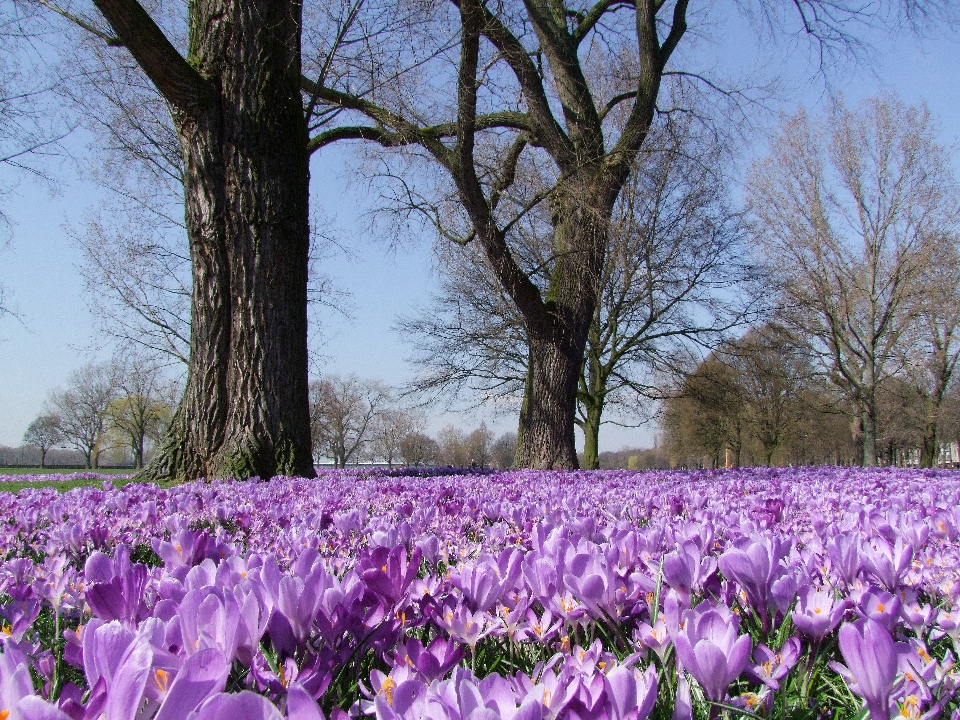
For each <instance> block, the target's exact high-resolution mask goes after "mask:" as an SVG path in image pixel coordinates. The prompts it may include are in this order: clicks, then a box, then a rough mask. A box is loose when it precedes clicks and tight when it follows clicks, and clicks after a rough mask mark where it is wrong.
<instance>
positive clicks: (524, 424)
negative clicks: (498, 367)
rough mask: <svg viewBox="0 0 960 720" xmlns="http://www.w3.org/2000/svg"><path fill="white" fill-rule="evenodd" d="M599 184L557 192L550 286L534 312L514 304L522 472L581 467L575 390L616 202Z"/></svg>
mask: <svg viewBox="0 0 960 720" xmlns="http://www.w3.org/2000/svg"><path fill="white" fill-rule="evenodd" d="M600 184H601V183H600V182H599V181H598V179H597V177H594V176H591V174H590V173H589V172H587V171H584V173H583V175H582V176H578V177H575V178H573V179H571V180H569V181H568V182H567V183H566V184H565V185H563V189H562V191H560V192H558V193H557V195H556V197H555V200H554V202H553V204H552V206H551V212H552V216H553V218H552V221H553V226H554V239H553V246H554V258H555V259H554V265H553V268H552V270H551V272H550V285H549V287H548V288H547V290H546V293H545V297H544V299H543V302H542V304H538V307H534V308H532V307H530V306H526V305H525V304H524V303H521V302H518V303H517V304H518V307H519V309H520V311H521V312H522V313H523V316H524V321H525V323H526V327H527V342H528V346H529V350H530V354H529V365H528V368H529V371H528V376H527V383H528V391H529V392H526V393H525V401H526V407H525V413H521V416H522V417H521V432H520V433H518V444H517V458H518V461H519V467H532V468H538V469H545V470H546V469H577V468H578V467H579V462H578V460H577V450H576V444H575V439H574V437H575V436H574V425H575V421H576V410H577V389H578V387H579V382H580V374H581V372H582V370H583V358H584V353H585V351H586V345H587V333H588V331H589V329H590V324H591V322H592V321H593V315H594V310H595V309H596V303H597V294H598V292H599V283H600V274H601V270H602V268H603V262H604V257H605V254H606V249H607V234H608V232H609V224H610V216H611V213H612V212H613V203H614V201H615V199H616V193H614V192H612V191H611V192H602V188H600V187H598V185H600ZM622 184H623V183H622V181H620V183H619V185H618V186H617V189H618V190H619V187H620V186H622ZM558 187H560V186H559V185H558ZM491 259H493V258H491ZM515 300H516V298H515Z"/></svg>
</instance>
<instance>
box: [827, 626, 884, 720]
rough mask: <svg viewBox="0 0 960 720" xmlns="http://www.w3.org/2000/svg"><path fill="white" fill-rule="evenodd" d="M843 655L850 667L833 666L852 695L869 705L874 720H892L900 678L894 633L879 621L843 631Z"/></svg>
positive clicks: (841, 628) (835, 664) (841, 643)
mask: <svg viewBox="0 0 960 720" xmlns="http://www.w3.org/2000/svg"><path fill="white" fill-rule="evenodd" d="M840 652H841V653H843V659H844V660H845V661H846V663H847V666H846V667H843V666H842V665H839V664H838V663H831V664H830V666H831V667H832V668H833V669H834V670H836V671H837V672H839V673H840V674H841V675H843V676H844V678H845V679H846V681H847V685H848V686H849V687H850V690H851V692H854V693H856V694H857V695H859V696H860V697H862V698H863V699H864V701H866V703H867V709H868V710H869V711H870V720H890V695H891V693H892V692H893V681H894V679H895V678H896V675H897V654H896V648H895V646H894V642H893V637H892V636H891V635H890V632H889V631H888V630H887V629H886V628H885V627H884V626H883V625H881V624H880V623H878V622H877V621H876V620H872V619H869V618H867V619H865V620H858V621H857V622H855V623H844V624H843V625H842V626H841V627H840Z"/></svg>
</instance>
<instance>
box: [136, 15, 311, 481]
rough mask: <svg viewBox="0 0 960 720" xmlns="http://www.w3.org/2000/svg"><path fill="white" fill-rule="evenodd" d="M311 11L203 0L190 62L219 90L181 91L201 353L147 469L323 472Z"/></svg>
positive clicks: (173, 474) (175, 474) (158, 472)
mask: <svg viewBox="0 0 960 720" xmlns="http://www.w3.org/2000/svg"><path fill="white" fill-rule="evenodd" d="M300 14H301V6H300V5H299V4H297V3H295V2H292V1H291V0H260V1H257V2H243V3H232V2H226V1H225V0H201V1H199V2H194V3H192V4H191V37H190V56H189V62H190V65H191V66H192V67H193V68H195V69H196V71H197V72H198V73H199V75H200V76H201V77H202V78H203V79H204V80H206V83H207V86H208V91H207V92H206V93H205V96H203V97H200V98H192V99H190V98H188V100H181V101H180V103H179V104H175V105H174V123H175V125H176V128H177V131H178V133H179V136H180V142H181V148H182V152H183V161H184V177H185V180H184V191H185V192H184V194H185V202H186V224H187V231H188V235H189V239H190V252H191V260H192V266H193V306H192V313H191V323H192V326H191V347H190V365H189V374H188V379H187V385H186V390H185V392H184V396H183V399H182V400H181V403H180V406H179V407H178V409H177V412H176V414H175V415H174V418H173V421H172V423H171V427H170V430H169V434H168V436H167V437H166V439H165V440H164V442H163V443H162V446H161V448H160V450H159V452H158V453H157V455H156V457H155V458H154V460H153V461H152V462H151V463H150V465H149V466H148V467H147V468H146V469H145V471H144V472H143V475H144V476H145V477H148V478H151V479H188V478H197V477H223V476H232V477H250V476H260V477H271V476H272V475H275V474H291V475H293V474H296V475H303V476H313V475H314V470H313V462H312V458H311V449H310V429H309V428H310V424H309V409H308V395H307V291H306V287H307V253H308V245H309V231H308V182H309V172H308V154H307V140H308V138H307V127H306V122H305V119H304V112H303V107H302V104H301V99H300V94H299V82H300V27H301V16H300ZM128 44H129V43H128ZM136 55H137V54H136V53H134V56H135V57H136ZM148 74H150V72H149V70H148ZM155 82H156V80H155ZM157 84H158V87H161V90H162V83H161V82H158V83H157Z"/></svg>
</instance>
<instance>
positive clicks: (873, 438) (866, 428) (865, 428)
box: [860, 403, 877, 467]
mask: <svg viewBox="0 0 960 720" xmlns="http://www.w3.org/2000/svg"><path fill="white" fill-rule="evenodd" d="M860 429H861V432H862V433H863V467H876V466H877V412H876V409H875V408H874V407H873V405H872V404H870V403H864V406H863V409H862V410H861V428H860Z"/></svg>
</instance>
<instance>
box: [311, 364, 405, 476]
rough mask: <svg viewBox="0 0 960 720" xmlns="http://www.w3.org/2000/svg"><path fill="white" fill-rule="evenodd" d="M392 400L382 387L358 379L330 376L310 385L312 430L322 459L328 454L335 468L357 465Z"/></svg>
mask: <svg viewBox="0 0 960 720" xmlns="http://www.w3.org/2000/svg"><path fill="white" fill-rule="evenodd" d="M389 398H390V392H389V390H388V389H387V388H386V387H385V386H384V385H383V384H382V383H380V382H376V381H371V380H361V379H360V378H358V377H357V376H355V375H347V376H339V375H328V376H327V377H325V378H323V379H322V380H316V381H314V382H312V383H310V417H311V428H312V430H313V443H314V448H315V451H316V452H317V453H318V455H319V454H320V453H324V454H325V455H326V457H329V458H331V459H332V460H333V464H334V466H335V467H346V464H347V463H348V462H351V461H356V460H357V459H358V458H359V457H360V455H361V454H362V452H363V449H364V446H365V444H366V443H368V442H369V441H370V431H371V430H372V427H373V424H374V421H375V418H376V417H377V415H378V414H379V413H380V412H381V411H382V410H383V408H384V406H385V405H386V403H387V402H388V400H389Z"/></svg>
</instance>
